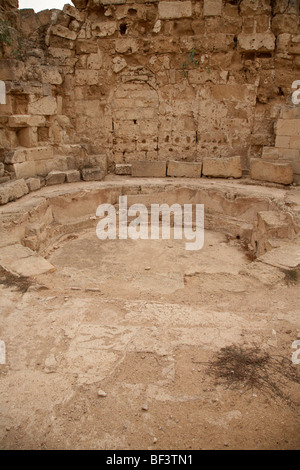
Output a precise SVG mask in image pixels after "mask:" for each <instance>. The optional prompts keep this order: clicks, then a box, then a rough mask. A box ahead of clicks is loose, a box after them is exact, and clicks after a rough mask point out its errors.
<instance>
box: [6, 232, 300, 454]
mask: <svg viewBox="0 0 300 470" xmlns="http://www.w3.org/2000/svg"><path fill="white" fill-rule="evenodd" d="M46 257H47V259H48V260H49V261H50V262H51V263H52V264H53V265H54V266H55V267H56V271H55V272H53V273H48V274H43V275H40V276H38V277H36V278H35V279H30V280H29V283H28V280H26V279H18V280H14V279H7V280H6V282H5V279H4V278H5V276H4V278H3V276H2V278H0V311H1V316H0V340H3V341H5V344H6V349H7V351H6V353H7V361H6V364H4V365H0V448H1V449H109V450H114V449H115V450H121V449H122V450H126V449H135V450H140V449H149V450H151V449H157V450H159V449H166V450H177V449H181V450H186V449H187V450H188V449H299V448H300V420H299V411H300V408H299V402H300V390H299V388H300V387H299V382H300V380H299V371H300V365H295V364H294V365H293V363H292V360H291V359H292V354H293V352H294V350H293V349H292V344H293V342H294V341H295V340H297V339H299V338H300V335H299V328H300V324H299V301H300V283H298V282H297V279H296V278H293V277H290V278H287V277H286V274H285V273H283V272H281V271H280V270H279V269H276V268H273V267H271V266H268V265H264V264H263V263H254V264H251V260H250V259H249V258H248V257H247V255H246V253H245V251H244V250H243V249H242V247H241V246H240V244H239V241H238V240H228V239H226V237H225V236H224V235H222V234H219V233H214V232H208V231H207V232H206V234H205V246H204V248H203V249H202V250H200V251H198V252H195V251H190V252H189V251H186V250H185V245H184V242H183V241H181V240H168V241H167V240H158V241H152V240H151V241H148V240H143V241H141V240H140V241H133V240H108V241H100V240H98V239H97V237H96V235H95V230H94V229H93V230H86V231H82V232H81V233H78V234H74V235H72V236H69V237H65V238H64V239H63V240H61V241H60V242H58V243H57V244H56V245H55V246H53V247H52V248H51V250H49V252H48V254H47V256H46ZM1 279H2V281H1ZM222 348H226V349H222Z"/></svg>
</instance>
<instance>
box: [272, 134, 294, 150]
mask: <svg viewBox="0 0 300 470" xmlns="http://www.w3.org/2000/svg"><path fill="white" fill-rule="evenodd" d="M290 139H291V137H289V136H286V135H277V136H276V139H275V147H276V148H277V149H278V148H289V147H290Z"/></svg>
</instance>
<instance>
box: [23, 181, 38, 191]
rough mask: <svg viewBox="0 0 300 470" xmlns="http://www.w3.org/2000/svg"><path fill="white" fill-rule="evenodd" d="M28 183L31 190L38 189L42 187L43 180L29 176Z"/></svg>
mask: <svg viewBox="0 0 300 470" xmlns="http://www.w3.org/2000/svg"><path fill="white" fill-rule="evenodd" d="M26 184H27V186H28V189H29V191H38V190H39V189H40V188H41V180H40V179H39V178H28V179H27V180H26Z"/></svg>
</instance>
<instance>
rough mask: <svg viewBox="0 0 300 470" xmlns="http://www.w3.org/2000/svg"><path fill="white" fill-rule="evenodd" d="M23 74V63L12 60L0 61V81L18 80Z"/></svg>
mask: <svg viewBox="0 0 300 470" xmlns="http://www.w3.org/2000/svg"><path fill="white" fill-rule="evenodd" d="M23 72H24V63H23V62H21V61H17V60H13V59H1V60H0V80H3V81H7V80H20V78H21V77H22V74H23Z"/></svg>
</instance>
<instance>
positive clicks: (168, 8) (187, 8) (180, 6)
mask: <svg viewBox="0 0 300 470" xmlns="http://www.w3.org/2000/svg"><path fill="white" fill-rule="evenodd" d="M158 14H159V18H160V19H162V20H170V19H176V18H189V17H191V16H192V2H191V1H185V2H178V1H176V2H174V1H173V2H164V1H162V2H159V4H158Z"/></svg>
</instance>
